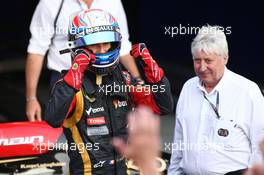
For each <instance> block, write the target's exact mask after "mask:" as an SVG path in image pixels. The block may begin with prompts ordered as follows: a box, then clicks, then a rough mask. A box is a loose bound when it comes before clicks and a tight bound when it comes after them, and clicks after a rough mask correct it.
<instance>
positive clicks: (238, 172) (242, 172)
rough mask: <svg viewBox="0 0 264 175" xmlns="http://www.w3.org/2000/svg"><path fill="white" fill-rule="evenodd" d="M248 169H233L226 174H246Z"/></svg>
mask: <svg viewBox="0 0 264 175" xmlns="http://www.w3.org/2000/svg"><path fill="white" fill-rule="evenodd" d="M246 171H247V169H242V170H237V171H231V172H228V173H226V174H225V175H244V174H245V172H246Z"/></svg>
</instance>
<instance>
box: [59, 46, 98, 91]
mask: <svg viewBox="0 0 264 175" xmlns="http://www.w3.org/2000/svg"><path fill="white" fill-rule="evenodd" d="M72 58H73V63H72V66H71V68H70V69H69V70H68V72H67V73H66V75H65V76H64V77H63V80H64V81H65V82H66V83H67V84H68V85H69V86H71V87H73V88H74V89H76V90H80V89H81V87H82V78H83V73H84V71H85V69H86V68H87V66H88V65H89V64H90V63H94V62H95V56H94V55H93V54H91V53H90V52H89V51H88V50H86V49H77V50H76V51H75V52H73V53H72Z"/></svg>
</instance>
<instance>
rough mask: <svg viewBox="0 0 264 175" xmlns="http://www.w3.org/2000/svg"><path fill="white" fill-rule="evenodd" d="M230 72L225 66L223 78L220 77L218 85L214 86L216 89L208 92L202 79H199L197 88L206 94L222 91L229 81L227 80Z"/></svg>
mask: <svg viewBox="0 0 264 175" xmlns="http://www.w3.org/2000/svg"><path fill="white" fill-rule="evenodd" d="M228 74H229V70H228V69H227V68H226V67H225V69H224V74H223V76H222V78H221V79H220V81H219V82H218V83H217V85H216V86H215V87H214V89H213V90H212V91H211V92H210V93H207V91H206V90H205V87H204V85H203V83H202V81H201V80H200V79H199V81H198V84H197V88H199V89H200V90H201V91H203V92H204V93H205V94H208V95H211V94H214V93H215V92H217V91H218V92H220V91H221V90H222V89H223V86H224V85H225V84H226V83H228V80H227V77H228Z"/></svg>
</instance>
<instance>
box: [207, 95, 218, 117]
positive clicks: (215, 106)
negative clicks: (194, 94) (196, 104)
mask: <svg viewBox="0 0 264 175" xmlns="http://www.w3.org/2000/svg"><path fill="white" fill-rule="evenodd" d="M203 94H204V98H205V99H206V100H207V101H208V102H209V104H210V106H211V107H212V108H213V110H214V112H215V114H216V116H217V118H218V119H220V115H219V112H218V109H219V92H218V91H217V95H216V105H214V104H213V103H212V102H211V101H210V100H209V99H208V98H207V97H206V96H205V93H203Z"/></svg>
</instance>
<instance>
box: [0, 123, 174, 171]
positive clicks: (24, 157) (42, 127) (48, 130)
mask: <svg viewBox="0 0 264 175" xmlns="http://www.w3.org/2000/svg"><path fill="white" fill-rule="evenodd" d="M62 136H63V134H62V128H52V127H51V126H49V125H48V124H47V123H46V122H12V123H0V174H17V175H33V174H38V175H39V174H45V175H51V174H56V175H57V174H58V175H62V174H63V175H66V174H69V173H68V172H69V170H68V163H69V158H68V155H67V153H66V152H67V143H66V140H65V138H64V140H63V139H61V138H63V137H62ZM163 157H164V158H157V166H158V167H159V170H160V172H166V169H167V165H168V160H169V157H168V155H166V154H163ZM127 166H128V168H129V169H130V171H131V174H134V175H136V174H138V173H139V172H138V171H139V169H138V168H137V166H136V165H135V164H134V162H133V160H128V161H127Z"/></svg>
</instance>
